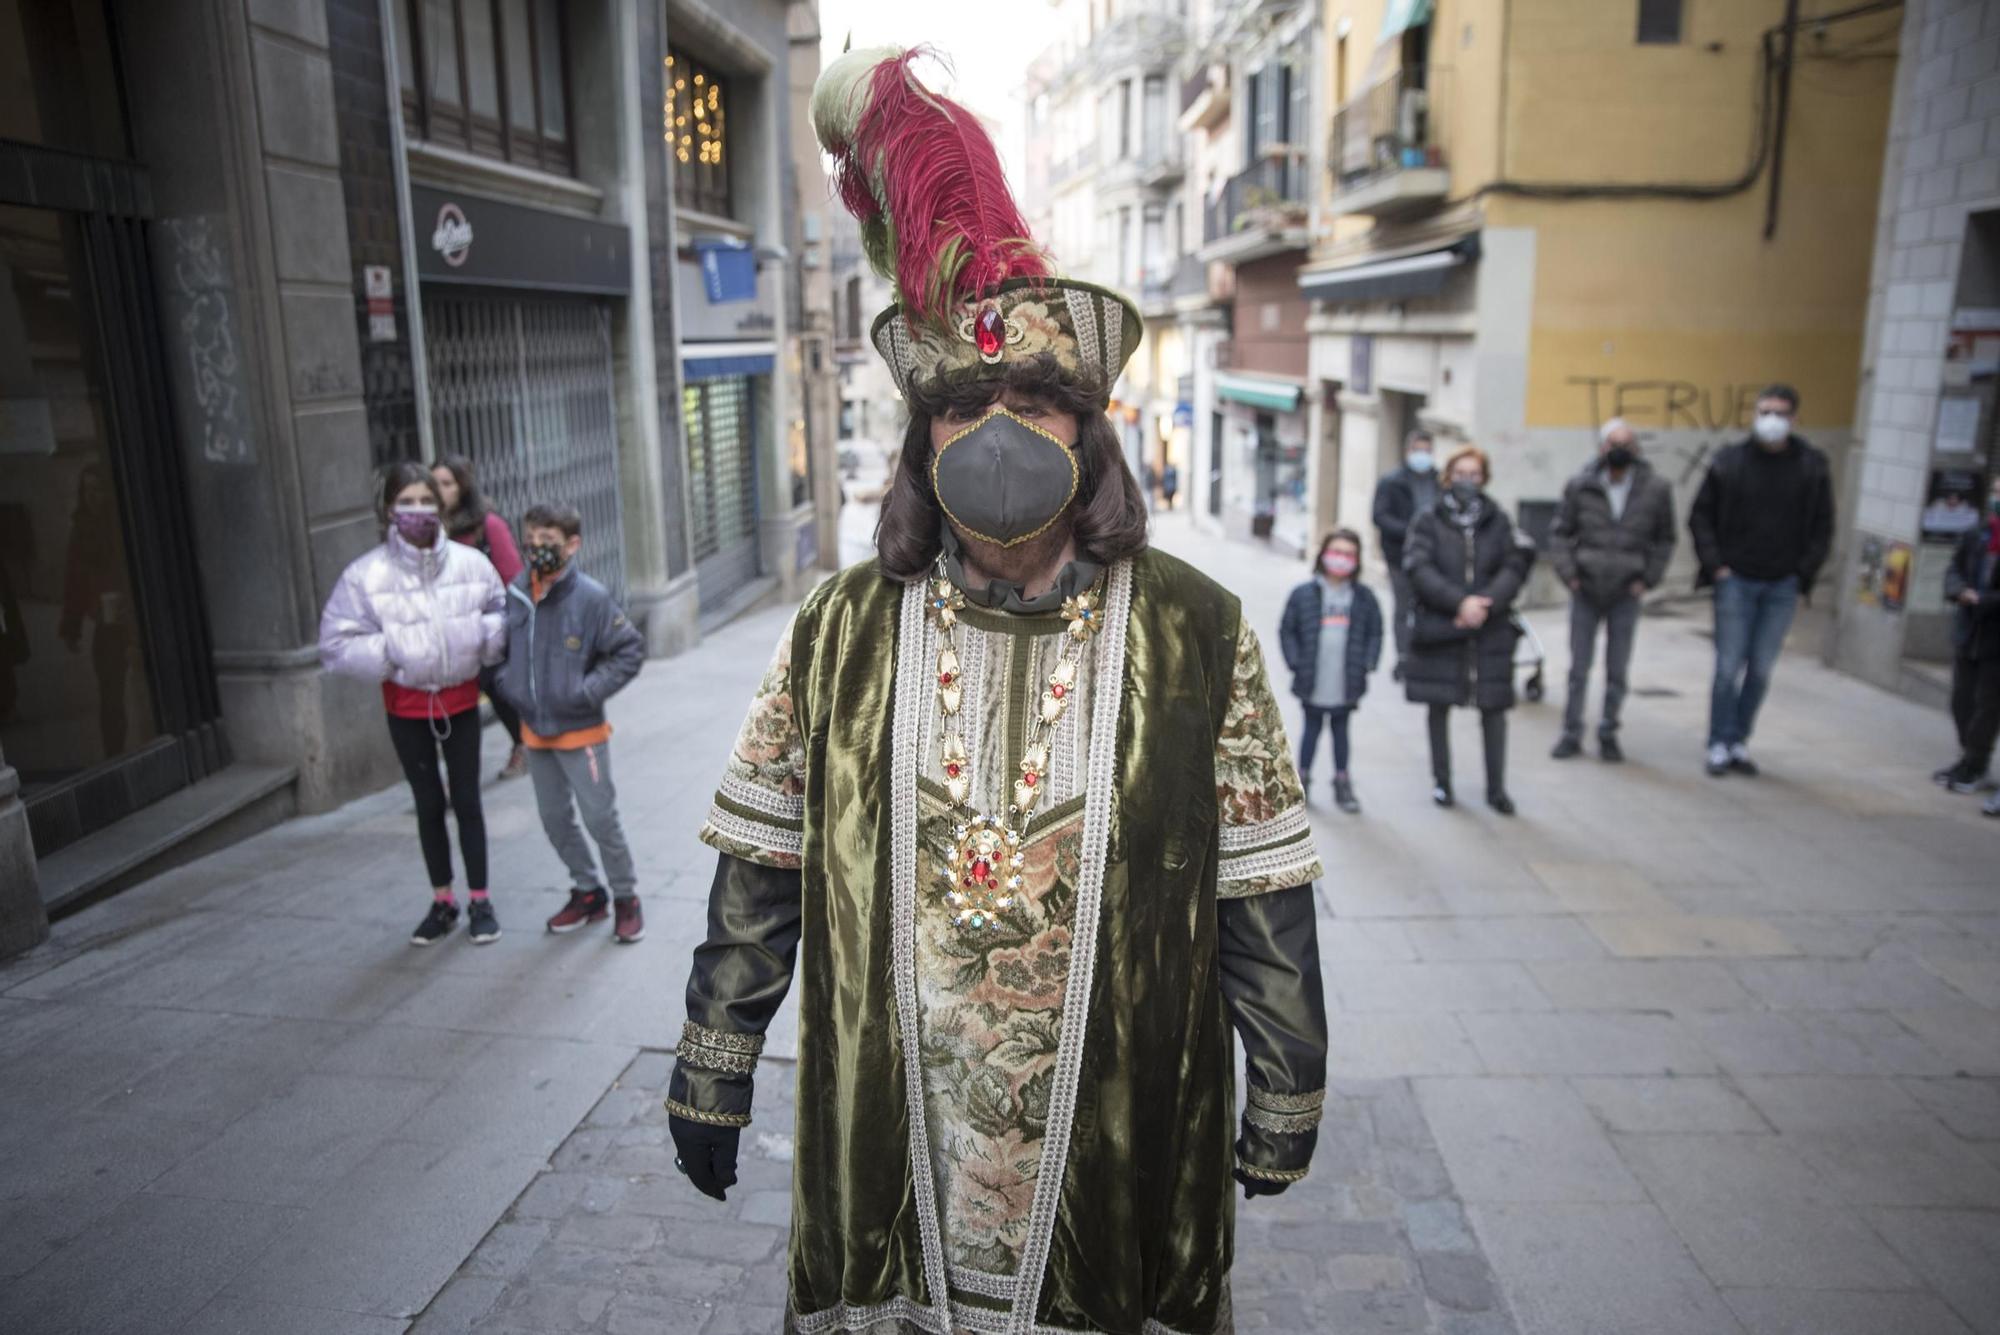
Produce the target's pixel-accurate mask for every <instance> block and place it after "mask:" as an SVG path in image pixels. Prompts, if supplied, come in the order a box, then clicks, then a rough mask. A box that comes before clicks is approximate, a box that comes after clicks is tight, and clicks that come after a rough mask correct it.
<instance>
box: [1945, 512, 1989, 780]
mask: <svg viewBox="0 0 2000 1335" xmlns="http://www.w3.org/2000/svg"><path fill="white" fill-rule="evenodd" d="M1944 597H1945V601H1946V602H1948V603H1950V604H1951V605H1952V607H1953V609H1954V611H1955V613H1956V615H1955V617H1954V619H1953V622H1952V628H1951V641H1952V650H1953V652H1952V663H1951V720H1952V722H1953V723H1954V724H1956V725H1957V728H1958V750H1959V756H1958V763H1957V764H1955V765H1951V766H1949V767H1947V768H1945V769H1942V770H1939V771H1938V772H1937V773H1936V774H1935V775H1933V776H1932V777H1933V778H1935V779H1936V780H1937V781H1938V782H1939V783H1941V784H1944V785H1945V786H1946V787H1948V788H1950V789H1951V790H1952V791H1953V792H1959V793H1972V792H1977V791H1979V788H1980V785H1981V784H1982V783H1983V782H1984V781H1985V778H1986V770H1987V766H1988V765H1990V764H1991V763H1992V760H1993V743H1994V739H1995V738H1996V737H2000V477H1995V478H1994V479H1993V483H1992V486H1991V488H1990V489H1989V490H1988V492H1987V497H1986V517H1985V522H1984V523H1983V524H1981V525H1979V526H1978V527H1977V528H1974V529H1970V530H1968V531H1967V532H1966V533H1965V534H1964V535H1963V536H1962V537H1960V538H1959V540H1958V550H1957V551H1956V552H1955V553H1953V555H1952V558H1951V565H1950V566H1949V567H1947V568H1946V570H1945V572H1944ZM1985 810H1986V814H1987V815H1989V816H2000V796H1996V797H1995V798H1994V799H1993V800H1992V801H1990V802H1988V803H1987V804H1986V808H1985Z"/></svg>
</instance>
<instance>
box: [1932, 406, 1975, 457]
mask: <svg viewBox="0 0 2000 1335" xmlns="http://www.w3.org/2000/svg"><path fill="white" fill-rule="evenodd" d="M1931 445H1932V447H1933V448H1935V449H1936V450H1937V452H1938V453H1939V454H1971V453H1973V452H1974V451H1976V450H1977V449H1978V448H1979V400H1978V399H1976V398H1973V397H1972V396H1970V395H1965V394H1958V395H1952V396H1950V397H1948V398H1943V399H1940V400H1938V415H1937V433H1936V435H1935V436H1933V437H1932V440H1931Z"/></svg>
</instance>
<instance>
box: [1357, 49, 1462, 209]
mask: <svg viewBox="0 0 2000 1335" xmlns="http://www.w3.org/2000/svg"><path fill="white" fill-rule="evenodd" d="M1449 73H1450V71H1448V70H1444V69H1440V68H1438V67H1437V66H1435V65H1414V66H1410V67H1408V68H1406V69H1402V70H1398V71H1397V72H1396V73H1394V74H1392V75H1390V76H1389V77H1388V78H1386V79H1384V80H1382V81H1381V82H1380V83H1378V84H1376V85H1375V86H1374V87H1372V88H1370V89H1368V90H1367V91H1366V92H1364V93H1362V94H1361V96H1359V97H1357V98H1355V99H1353V100H1352V101H1350V102H1349V103H1348V104H1347V105H1346V106H1344V107H1342V108H1341V109H1340V110H1339V111H1338V112H1336V113H1335V114H1334V117H1333V137H1332V140H1331V142H1330V143H1329V145H1328V149H1327V163H1328V166H1329V169H1330V170H1331V172H1332V173H1333V180H1334V189H1335V190H1336V191H1344V190H1353V189H1356V188H1358V187H1360V186H1363V185H1366V184H1368V183H1369V182H1371V181H1374V180H1377V179H1379V178H1381V177H1383V176H1387V175H1390V174H1392V173H1395V172H1400V171H1409V170H1412V169H1415V168H1420V167H1442V166H1444V165H1445V153H1444V144H1443V142H1442V140H1441V139H1440V138H1439V135H1438V130H1439V127H1440V125H1441V124H1442V123H1443V120H1444V117H1443V100H1444V94H1445V92H1446V90H1447V88H1448V86H1449V81H1448V79H1447V75H1448V74H1449Z"/></svg>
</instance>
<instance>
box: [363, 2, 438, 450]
mask: <svg viewBox="0 0 2000 1335" xmlns="http://www.w3.org/2000/svg"><path fill="white" fill-rule="evenodd" d="M396 3H398V0H377V3H376V6H375V10H376V16H377V18H378V20H379V21H380V22H381V24H382V68H383V70H384V71H385V72H386V73H387V76H388V77H387V78H385V79H384V80H383V83H384V84H385V85H386V86H387V88H388V90H389V159H390V161H391V162H392V163H393V164H394V166H395V174H396V211H397V212H398V213H399V214H401V215H402V218H401V223H402V225H401V226H400V227H398V228H397V229H396V234H397V235H398V236H400V237H401V238H402V242H403V244H402V250H403V313H404V315H405V316H406V317H407V319H406V323H407V324H408V326H409V330H410V384H411V387H412V388H413V389H414V390H415V395H416V409H417V449H418V452H419V453H420V454H421V455H422V456H423V458H424V459H425V460H426V461H429V460H433V459H436V458H437V444H436V442H435V441H434V440H432V438H431V376H430V368H429V366H428V365H426V363H425V359H424V300H423V290H422V289H421V288H420V287H419V286H418V283H417V237H416V219H415V218H413V217H412V216H411V215H410V155H409V141H408V139H407V137H406V136H405V135H404V133H403V89H402V84H401V81H400V79H399V77H398V75H397V71H398V70H400V69H402V68H403V67H402V64H401V62H400V60H399V58H398V56H397V54H396V19H395V15H394V14H392V13H391V12H390V6H392V5H394V4H396Z"/></svg>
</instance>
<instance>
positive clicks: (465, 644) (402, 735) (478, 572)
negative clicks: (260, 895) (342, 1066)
mask: <svg viewBox="0 0 2000 1335" xmlns="http://www.w3.org/2000/svg"><path fill="white" fill-rule="evenodd" d="M442 509H443V505H442V502H441V500H440V498H439V496H438V489H437V483H436V481H434V480H433V479H432V477H431V475H430V472H429V471H428V470H426V469H425V468H423V467H422V466H420V465H418V464H413V463H402V464H392V465H391V466H390V467H389V468H387V469H386V470H384V472H383V475H382V486H381V489H380V491H379V492H378V494H377V498H376V514H377V516H378V517H379V518H380V519H381V521H382V525H383V529H384V536H383V540H382V545H381V546H379V547H376V548H374V549H373V550H371V551H368V552H364V553H363V554H362V555H361V556H359V557H357V558H356V559H355V560H354V562H353V564H351V565H349V566H348V567H347V569H346V570H345V571H343V572H342V573H341V576H340V582H339V583H338V584H336V585H335V586H334V590H333V595H332V596H331V597H330V598H328V599H327V601H326V611H325V612H324V613H322V614H321V616H320V622H319V657H320V662H321V663H322V664H324V665H325V667H326V669H327V670H328V671H329V672H338V673H340V674H342V675H343V676H349V677H360V678H362V679H364V680H367V681H379V682H381V683H382V703H383V705H384V706H385V707H386V708H387V710H388V714H389V738H390V740H391V741H392V742H393V743H394V744H395V747H396V757H397V759H399V760H401V761H402V762H403V773H404V775H405V776H406V777H407V778H408V779H409V781H410V792H411V794H412V795H413V796H414V797H415V798H416V803H417V837H418V839H419V841H420V842H421V843H422V844H423V850H424V864H425V867H426V868H427V869H428V871H429V873H430V879H431V895H432V899H431V908H430V912H429V913H428V914H427V915H426V916H425V918H424V920H423V922H422V923H420V924H418V926H417V930H416V931H415V932H414V933H413V934H412V935H411V937H410V944H412V945H417V946H428V945H430V944H431V943H432V942H434V941H437V940H438V939H440V938H441V937H443V936H445V935H446V934H447V933H449V932H450V931H451V929H452V927H453V925H454V924H455V923H457V921H458V897H457V894H456V893H455V892H454V890H453V884H452V866H451V840H450V837H449V835H448V834H447V833H446V830H445V819H444V814H445V788H446V776H448V780H449V788H450V793H451V799H450V805H451V809H452V812H453V813H454V814H455V815H456V816H457V818H458V851H459V853H460V855H461V856H463V857H464V859H465V881H466V888H467V890H468V891H469V892H470V897H471V903H470V905H469V906H468V909H467V913H468V920H469V925H470V928H471V931H470V935H471V937H472V940H473V941H474V942H476V943H478V944H481V945H484V944H485V943H486V942H488V941H493V940H496V939H498V937H499V935H500V923H499V920H498V919H497V918H496V917H495V915H494V912H493V901H492V900H491V899H490V898H489V897H488V896H487V893H486V888H487V887H486V816H485V813H484V811H483V810H482V809H481V807H480V804H479V670H480V668H482V667H485V666H488V665H490V664H494V663H498V662H499V661H500V660H501V659H502V658H504V657H505V656H506V652H507V618H506V604H507V592H506V590H505V588H503V587H502V585H501V583H500V576H499V575H498V574H497V573H495V572H494V569H493V563H492V562H491V561H488V560H487V559H486V557H485V556H484V555H482V554H481V553H480V552H479V551H478V549H476V548H473V547H468V546H466V545H465V544H463V543H457V542H452V541H450V540H449V539H447V538H446V537H445V536H444V533H443V526H442V523H441V521H440V514H441V511H442ZM440 753H442V754H443V757H444V773H443V774H442V775H441V774H440V773H439V768H438V757H439V754H440Z"/></svg>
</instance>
